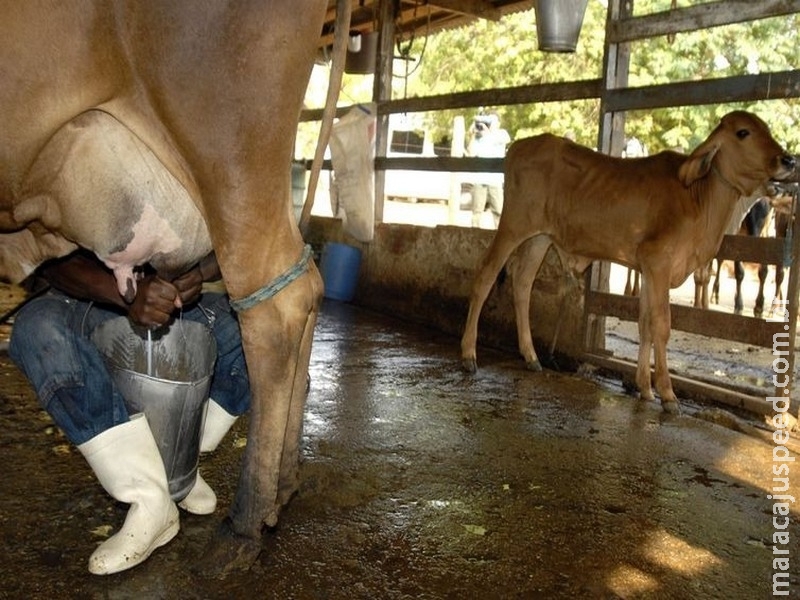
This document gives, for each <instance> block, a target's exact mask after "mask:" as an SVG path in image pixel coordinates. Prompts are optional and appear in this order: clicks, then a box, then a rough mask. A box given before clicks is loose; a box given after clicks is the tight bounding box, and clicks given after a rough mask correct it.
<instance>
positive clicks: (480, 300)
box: [461, 221, 524, 373]
mask: <svg viewBox="0 0 800 600" xmlns="http://www.w3.org/2000/svg"><path fill="white" fill-rule="evenodd" d="M523 240H524V238H522V239H520V238H518V237H510V236H509V235H508V232H507V230H504V229H503V223H502V221H501V223H500V229H498V230H497V233H496V234H495V236H494V239H493V240H492V243H491V245H490V246H489V249H488V250H487V252H486V254H485V255H484V257H483V260H482V261H481V266H480V268H479V270H478V275H477V277H476V278H475V281H474V283H473V284H472V294H471V295H470V300H469V312H468V314H467V322H466V324H465V325H464V335H463V336H462V337H461V364H462V366H463V367H464V370H466V371H468V372H470V373H474V372H475V371H476V370H477V368H478V363H477V352H476V348H475V347H476V345H477V342H478V319H479V318H480V315H481V309H482V308H483V304H484V302H486V298H487V297H488V296H489V292H490V291H491V289H492V285H494V282H495V279H496V278H497V274H498V273H499V272H500V269H502V268H503V265H504V264H505V263H506V261H507V260H508V257H509V256H510V255H511V253H512V252H513V251H514V250H515V249H516V248H517V246H519V244H520V243H521V242H522V241H523Z"/></svg>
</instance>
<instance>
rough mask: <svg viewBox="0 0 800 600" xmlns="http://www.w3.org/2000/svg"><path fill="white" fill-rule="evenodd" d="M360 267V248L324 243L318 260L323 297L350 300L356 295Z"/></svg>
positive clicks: (343, 300)
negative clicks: (323, 291)
mask: <svg viewBox="0 0 800 600" xmlns="http://www.w3.org/2000/svg"><path fill="white" fill-rule="evenodd" d="M360 267H361V250H359V249H358V248H354V247H353V246H348V245H347V244H338V243H336V242H328V243H326V244H325V246H324V247H323V249H322V259H321V260H320V270H321V271H322V281H323V283H324V284H325V297H326V298H330V299H331V300H341V301H342V302H350V300H352V299H353V298H354V297H355V295H356V286H357V285H358V270H359V268H360Z"/></svg>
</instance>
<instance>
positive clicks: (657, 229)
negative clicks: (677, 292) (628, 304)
mask: <svg viewBox="0 0 800 600" xmlns="http://www.w3.org/2000/svg"><path fill="white" fill-rule="evenodd" d="M794 168H795V159H794V157H792V156H790V155H789V154H787V153H786V152H785V151H784V150H783V148H781V146H780V145H779V144H778V143H777V142H776V141H775V140H774V139H773V138H772V136H771V135H770V132H769V129H768V127H767V125H766V124H765V123H764V122H763V121H762V120H761V119H759V118H758V117H757V116H755V115H753V114H751V113H747V112H744V111H734V112H731V113H729V114H727V115H726V116H725V117H723V118H722V120H721V121H720V123H719V125H718V126H717V127H716V128H715V129H714V130H713V131H712V132H711V134H710V135H709V137H708V138H707V139H706V140H705V141H704V142H703V143H702V144H700V145H699V146H698V147H697V148H696V149H695V150H694V151H693V152H692V153H691V154H690V155H689V156H686V155H683V154H680V153H677V152H661V153H658V154H655V155H652V156H649V157H645V158H634V159H624V158H615V157H610V156H607V155H604V154H600V153H598V152H595V151H593V150H591V149H589V148H585V147H583V146H580V145H578V144H575V143H573V142H570V141H569V140H566V139H563V138H559V137H556V136H553V135H549V134H544V135H539V136H535V137H532V138H527V139H524V140H519V141H517V142H515V143H514V144H512V146H511V148H510V149H509V152H508V156H507V157H506V161H505V182H506V189H505V195H506V205H505V208H504V210H503V215H502V217H501V219H500V223H499V226H498V229H497V233H496V234H495V237H494V239H493V240H492V243H491V245H490V246H489V248H488V250H487V252H486V254H485V255H484V257H483V260H482V262H481V265H480V267H479V269H478V273H477V276H476V278H475V282H474V284H473V288H472V294H471V296H470V304H469V313H468V316H467V321H466V324H465V327H464V334H463V336H462V339H461V356H462V363H463V366H464V368H465V369H466V370H468V371H471V372H474V371H475V370H476V368H477V362H476V361H477V358H476V343H477V336H478V319H479V317H480V312H481V308H482V307H483V304H484V302H485V301H486V298H487V296H488V295H489V292H490V291H491V288H492V285H493V283H494V281H495V279H496V277H497V274H498V273H499V271H500V269H501V268H502V267H503V265H504V264H505V263H506V261H507V260H508V258H509V256H510V255H511V253H512V252H514V251H515V250H517V249H518V248H519V253H518V260H516V261H514V265H515V268H514V269H513V270H512V273H511V275H512V278H513V287H514V307H515V313H516V322H517V335H518V340H519V348H520V352H521V353H522V355H523V357H524V358H525V361H526V363H527V365H528V368H530V369H533V370H539V369H541V366H540V363H539V359H538V357H537V356H536V351H535V350H534V348H533V341H532V337H531V328H530V320H529V312H530V294H531V288H532V286H533V281H534V279H535V277H536V274H537V272H538V270H539V267H540V266H541V264H542V261H543V260H544V257H545V254H546V252H547V250H548V249H549V247H550V246H551V245H553V246H554V247H555V248H556V250H557V251H558V253H559V256H560V257H561V261H562V264H564V265H565V267H570V268H572V269H573V270H575V271H577V272H582V271H584V270H585V269H586V268H587V267H588V266H589V264H591V262H592V261H593V260H610V261H613V262H617V263H620V264H622V265H625V266H628V267H632V268H636V269H639V270H640V271H641V273H642V290H641V294H640V296H639V298H640V300H639V357H638V366H637V372H636V383H637V387H638V388H639V393H640V395H641V397H642V398H643V399H647V400H651V399H653V391H652V388H651V378H650V357H651V355H652V354H654V355H655V387H656V390H657V392H658V393H659V395H660V396H661V403H662V406H663V408H664V410H665V411H667V412H672V413H675V412H679V405H678V400H677V398H676V396H675V393H674V391H673V389H672V382H671V380H670V376H669V371H668V367H667V355H666V346H667V341H668V339H669V334H670V308H669V289H670V288H671V287H677V286H679V285H680V284H681V283H682V282H683V281H684V280H685V279H686V277H688V275H689V274H690V273H692V272H693V271H694V270H695V269H697V268H698V267H700V266H701V265H706V264H708V262H709V261H710V260H711V258H712V257H713V256H714V255H715V254H716V253H717V250H718V249H719V246H720V243H721V242H722V236H723V235H724V233H725V229H726V227H727V225H728V223H729V221H730V218H731V215H732V213H733V210H734V204H735V201H736V199H737V198H739V197H740V196H746V195H750V194H752V193H753V192H754V191H755V190H756V189H758V188H759V186H761V185H763V184H765V183H766V182H767V181H768V180H770V179H782V178H785V177H788V176H789V175H790V174H791V173H792V171H793V169H794Z"/></svg>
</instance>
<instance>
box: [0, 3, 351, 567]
mask: <svg viewBox="0 0 800 600" xmlns="http://www.w3.org/2000/svg"><path fill="white" fill-rule="evenodd" d="M340 4H341V3H340ZM326 6H327V2H326V1H325V0H274V1H271V2H235V1H232V0H231V1H226V0H219V1H215V2H208V1H198V0H171V1H170V2H160V1H158V2H156V1H152V0H135V1H134V0H105V1H103V2H99V1H93V0H87V1H84V2H79V3H73V2H63V3H58V2H55V3H50V2H48V3H40V2H17V1H14V0H6V1H4V2H3V11H2V12H3V20H2V23H0V229H2V230H3V231H6V232H8V233H7V235H6V236H5V239H0V267H2V268H3V269H4V273H3V275H5V276H6V277H8V278H10V279H12V280H15V281H18V280H20V279H21V278H23V277H24V276H26V275H27V274H29V273H31V272H32V271H33V270H34V269H35V268H36V266H37V265H38V264H39V263H41V262H42V261H44V260H46V259H48V258H53V257H58V256H63V255H65V254H67V253H69V252H71V251H72V250H73V249H75V248H76V247H78V246H82V247H85V248H88V249H90V250H92V251H94V252H95V253H96V254H97V256H98V257H99V258H100V259H101V260H103V261H104V262H105V263H106V265H107V266H109V267H110V268H112V269H113V270H114V272H115V275H116V276H117V281H118V286H119V291H120V293H121V294H122V295H123V296H124V297H130V295H131V293H132V292H133V291H134V290H135V286H136V278H135V276H134V275H133V268H134V267H136V266H138V265H142V264H145V263H149V264H150V265H152V266H153V267H154V268H155V269H156V270H157V271H158V273H159V275H160V276H162V277H163V278H164V279H167V280H171V279H172V278H173V277H174V276H176V275H178V274H180V273H182V272H183V270H185V269H187V268H189V267H190V266H191V265H192V264H194V263H196V262H197V261H198V260H199V259H200V258H201V257H203V256H204V255H205V254H206V253H208V252H209V251H210V250H211V249H212V247H213V249H214V250H215V251H216V255H217V259H218V261H219V264H220V267H221V271H222V275H223V278H224V282H225V285H226V288H227V290H228V292H229V294H230V296H231V299H232V302H233V304H236V305H237V306H238V308H239V318H240V325H241V329H242V338H243V344H244V350H245V355H246V359H247V364H248V371H249V375H250V383H251V390H252V394H253V402H252V407H251V412H250V420H249V423H250V425H249V426H250V429H249V432H248V441H247V448H246V450H245V454H244V459H243V465H242V471H241V474H240V480H239V485H238V488H237V492H236V497H235V499H234V502H233V505H232V507H231V510H230V514H229V517H228V519H226V521H225V524H224V527H222V528H221V530H220V533H219V535H218V536H217V538H216V539H215V542H214V544H213V545H212V546H211V547H210V551H211V553H210V554H209V555H208V557H207V561H206V562H205V563H204V565H205V571H206V572H226V571H228V570H230V569H233V568H241V567H249V566H250V564H251V563H252V561H253V560H255V558H256V556H257V555H258V553H259V552H260V550H261V532H262V528H263V526H264V525H265V524H267V525H274V524H275V522H276V521H277V519H278V513H279V511H280V509H281V507H282V506H283V505H284V504H285V503H286V502H287V501H288V499H289V497H290V496H291V495H292V494H293V493H294V491H295V490H296V488H297V466H298V465H297V463H298V452H299V436H300V428H301V424H302V418H303V407H304V403H305V395H306V385H307V382H306V377H307V368H308V362H309V355H310V351H311V339H312V332H313V328H314V324H315V321H316V316H317V310H318V305H319V300H320V298H321V294H322V281H321V278H320V276H319V273H318V271H317V269H316V267H315V266H314V264H313V261H310V260H309V258H308V252H307V251H304V243H303V240H302V238H301V235H300V232H299V231H298V228H297V226H296V224H295V222H294V216H293V214H292V203H291V195H290V163H291V159H292V155H293V151H294V147H293V146H294V139H295V133H296V126H297V121H298V117H299V111H300V108H301V105H302V100H303V96H304V92H305V89H306V85H307V82H308V77H309V74H310V70H311V66H312V64H313V60H314V56H315V53H316V51H317V47H318V45H319V39H320V32H321V29H322V24H323V17H324V15H325V9H326ZM339 29H341V28H337V31H338V30H339ZM343 30H344V31H345V32H346V31H347V26H346V25H345V26H344V28H343ZM0 238H2V236H0ZM271 283H272V284H273V285H270V284H271Z"/></svg>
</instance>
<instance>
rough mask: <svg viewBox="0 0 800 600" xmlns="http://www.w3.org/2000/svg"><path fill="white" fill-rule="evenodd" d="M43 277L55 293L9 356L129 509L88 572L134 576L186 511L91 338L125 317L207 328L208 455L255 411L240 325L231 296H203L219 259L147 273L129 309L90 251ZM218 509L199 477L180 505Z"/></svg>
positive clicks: (23, 324) (35, 307)
mask: <svg viewBox="0 0 800 600" xmlns="http://www.w3.org/2000/svg"><path fill="white" fill-rule="evenodd" d="M37 275H38V276H41V277H42V278H44V279H45V280H46V281H47V282H48V283H49V284H50V290H49V291H48V293H46V294H44V295H42V296H39V297H37V298H35V299H33V300H31V301H30V302H28V303H27V304H26V305H25V306H24V307H23V308H22V309H21V310H20V311H19V313H18V314H17V317H16V320H15V323H14V327H13V332H12V335H11V341H10V344H9V355H10V357H11V358H12V360H13V361H14V362H15V363H16V364H17V366H18V367H19V368H20V369H21V370H22V372H23V373H24V374H25V375H26V377H27V378H28V380H29V381H30V382H31V384H32V386H33V388H34V390H35V391H36V395H37V397H38V399H39V402H40V403H41V405H42V407H43V408H44V409H45V410H46V411H47V412H48V413H49V414H50V416H51V417H52V418H53V420H54V421H55V423H56V425H58V427H59V428H60V429H61V430H62V431H63V432H64V434H65V435H66V437H67V438H68V439H69V440H70V442H72V443H73V444H75V446H77V448H78V450H79V451H80V452H81V454H83V456H84V457H85V458H86V460H87V462H88V463H89V465H90V466H91V468H92V470H93V471H94V473H95V475H96V476H97V479H98V480H99V482H100V484H101V485H102V486H103V488H104V489H105V490H106V491H107V492H108V493H109V494H110V495H111V496H112V497H114V498H115V499H116V500H119V501H121V502H125V503H128V504H130V508H129V510H128V513H127V516H126V518H125V522H124V524H123V525H122V527H121V528H120V529H119V531H117V533H116V534H114V535H113V536H111V537H110V538H109V539H107V540H106V541H104V542H103V543H102V544H100V545H99V546H98V548H97V549H96V550H95V552H94V553H93V554H92V555H91V557H90V559H89V570H90V571H91V572H92V573H95V574H101V575H102V574H109V573H115V572H118V571H122V570H125V569H129V568H131V567H133V566H135V565H137V564H139V563H141V562H142V561H144V560H145V559H147V557H148V556H150V553H151V552H152V551H153V550H155V549H156V548H158V547H159V546H163V545H164V544H166V543H167V542H169V541H170V540H171V539H172V538H173V537H175V535H176V534H177V533H178V529H179V511H178V508H177V507H176V505H175V502H173V500H172V498H171V497H170V491H169V487H168V480H167V475H166V472H165V469H164V464H163V462H162V459H161V455H160V454H159V450H158V446H157V443H156V440H155V439H154V437H153V434H152V432H151V429H150V426H149V424H148V422H147V418H146V417H145V416H144V414H143V413H139V414H128V411H127V410H126V408H125V404H124V403H123V398H122V396H121V394H120V392H119V390H118V389H116V387H115V384H114V382H113V380H112V377H111V374H110V372H109V370H108V368H107V367H106V365H105V363H104V361H103V357H102V355H101V353H100V351H99V350H98V348H97V347H96V346H95V345H94V344H93V343H92V342H91V334H92V332H93V331H94V330H95V328H96V327H98V326H99V325H100V324H101V323H103V322H105V321H107V320H109V319H112V318H116V317H119V316H120V315H127V317H128V318H129V319H130V320H131V322H132V323H134V324H137V325H141V326H144V327H148V328H153V329H154V328H157V327H160V326H163V325H166V324H168V323H169V322H171V321H172V320H173V319H175V318H176V316H178V315H180V318H181V319H186V320H190V321H195V322H201V323H203V324H205V325H206V326H208V327H209V328H210V330H211V332H212V334H213V336H214V338H215V340H216V344H217V350H218V358H217V361H216V365H215V367H214V373H213V377H212V380H211V387H210V392H209V396H210V399H209V402H208V409H207V414H206V418H205V422H204V426H203V430H202V432H201V439H200V451H201V452H209V451H212V450H214V449H215V448H216V447H217V445H218V444H219V443H220V441H221V440H222V438H223V437H224V436H225V434H226V433H227V432H228V430H229V429H230V427H231V426H232V425H233V423H234V422H235V421H236V419H237V418H238V417H239V416H240V415H241V414H242V413H244V412H245V411H246V410H247V409H248V408H249V405H250V385H249V381H248V377H247V369H246V366H245V360H244V354H243V351H242V342H241V335H240V332H239V325H238V322H237V320H236V317H235V315H234V313H233V312H232V310H231V308H230V306H229V304H228V298H227V296H226V295H225V294H223V293H216V292H209V291H204V290H203V284H204V282H207V281H214V280H218V279H219V278H220V273H219V268H218V266H217V263H216V259H215V257H214V255H213V253H212V254H211V255H209V256H208V257H207V258H206V259H204V260H203V261H201V262H200V263H199V264H197V265H195V266H194V267H193V268H192V269H190V270H189V271H188V272H186V273H185V274H183V275H181V276H180V277H178V278H176V279H174V280H172V281H165V280H164V279H161V278H159V277H158V276H157V275H156V274H154V273H148V272H144V273H142V274H141V279H140V280H139V281H138V285H137V291H136V296H135V298H134V299H133V301H132V302H130V303H126V302H125V300H124V299H123V298H122V296H120V293H119V291H118V288H117V284H116V281H115V279H114V276H113V274H112V272H111V271H109V270H108V269H107V268H106V267H105V266H104V265H103V264H102V263H101V262H100V261H99V260H98V259H97V258H96V257H95V256H94V255H93V254H91V253H88V252H85V251H81V250H79V251H77V252H75V253H73V254H71V255H69V256H67V257H65V258H62V259H57V260H54V261H50V262H48V263H45V264H44V265H42V266H41V267H40V268H39V270H38V271H37ZM216 504H217V498H216V495H215V494H214V491H213V490H212V489H211V488H210V487H209V485H208V484H207V483H206V482H205V481H204V480H203V479H202V477H201V476H200V473H199V472H198V474H197V479H196V481H195V484H194V487H193V488H192V489H191V491H190V492H189V494H188V496H186V497H185V498H184V499H183V500H181V501H180V502H179V506H180V507H181V508H183V509H184V510H186V511H188V512H190V513H193V514H210V513H212V512H214V510H215V508H216Z"/></svg>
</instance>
